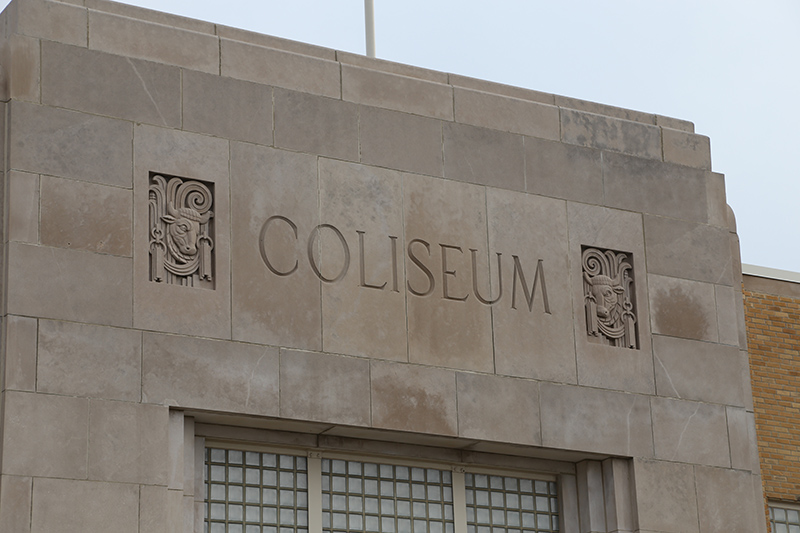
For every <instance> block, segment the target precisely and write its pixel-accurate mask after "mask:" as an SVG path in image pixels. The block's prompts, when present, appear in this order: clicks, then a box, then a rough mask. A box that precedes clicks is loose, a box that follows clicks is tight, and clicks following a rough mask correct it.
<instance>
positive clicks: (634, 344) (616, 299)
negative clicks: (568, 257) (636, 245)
mask: <svg viewBox="0 0 800 533" xmlns="http://www.w3.org/2000/svg"><path fill="white" fill-rule="evenodd" d="M582 250H583V251H582V254H581V265H582V269H583V294H584V301H585V305H586V329H587V333H588V334H589V335H590V337H592V338H593V339H594V340H596V341H598V342H600V343H602V344H608V345H612V346H621V347H624V348H634V349H635V348H638V332H637V325H636V309H635V307H634V302H635V301H636V299H635V297H634V283H633V259H632V258H630V259H629V257H628V256H629V254H627V253H624V252H615V251H613V250H600V249H597V248H589V247H586V246H584V247H582Z"/></svg>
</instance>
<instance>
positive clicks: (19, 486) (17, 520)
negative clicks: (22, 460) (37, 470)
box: [0, 476, 33, 533]
mask: <svg viewBox="0 0 800 533" xmlns="http://www.w3.org/2000/svg"><path fill="white" fill-rule="evenodd" d="M32 483H33V479H31V478H30V477H21V476H2V477H0V529H2V530H3V531H9V532H11V531H14V532H18V533H28V532H29V531H30V530H31V484H32Z"/></svg>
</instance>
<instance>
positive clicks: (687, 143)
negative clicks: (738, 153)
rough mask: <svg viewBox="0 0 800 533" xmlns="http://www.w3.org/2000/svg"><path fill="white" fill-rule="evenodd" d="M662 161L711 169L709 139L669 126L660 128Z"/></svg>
mask: <svg viewBox="0 0 800 533" xmlns="http://www.w3.org/2000/svg"><path fill="white" fill-rule="evenodd" d="M661 136H662V138H663V140H664V141H663V142H664V161H669V162H670V163H677V164H679V165H687V166H690V167H695V168H703V169H706V170H711V140H710V139H709V138H708V137H706V136H704V135H695V134H694V133H688V132H685V131H678V130H674V129H671V128H661Z"/></svg>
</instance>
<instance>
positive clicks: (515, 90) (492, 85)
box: [448, 74, 556, 105]
mask: <svg viewBox="0 0 800 533" xmlns="http://www.w3.org/2000/svg"><path fill="white" fill-rule="evenodd" d="M448 83H450V85H452V86H453V87H463V88H465V89H472V90H475V91H482V92H485V93H492V94H498V95H502V96H509V97H511V98H518V99H520V100H528V101H530V102H539V103H542V104H549V105H555V104H556V101H555V96H554V95H552V94H550V93H543V92H541V91H534V90H531V89H525V88H522V87H516V86H514V85H505V84H503V83H496V82H493V81H487V80H481V79H478V78H470V77H468V76H461V75H459V74H449V75H448Z"/></svg>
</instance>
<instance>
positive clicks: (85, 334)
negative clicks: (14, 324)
mask: <svg viewBox="0 0 800 533" xmlns="http://www.w3.org/2000/svg"><path fill="white" fill-rule="evenodd" d="M141 359H142V337H141V333H140V332H138V331H133V330H128V329H119V328H109V327H105V326H94V325H89V324H76V323H71V322H53V321H50V320H42V321H41V322H40V324H39V357H38V360H37V382H36V388H37V390H38V391H39V392H47V393H52V394H65V395H69V396H84V397H91V398H107V399H110V400H124V401H129V402H138V401H139V399H140V397H141V368H142V364H141Z"/></svg>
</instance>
